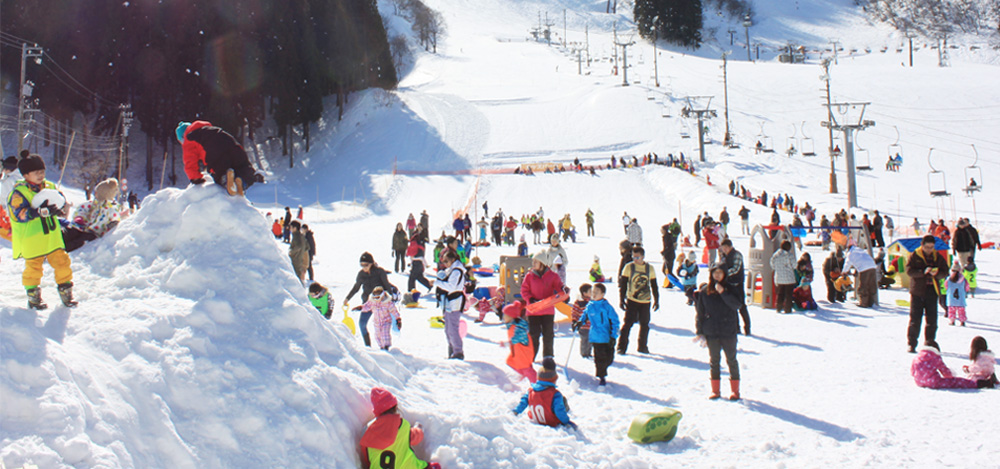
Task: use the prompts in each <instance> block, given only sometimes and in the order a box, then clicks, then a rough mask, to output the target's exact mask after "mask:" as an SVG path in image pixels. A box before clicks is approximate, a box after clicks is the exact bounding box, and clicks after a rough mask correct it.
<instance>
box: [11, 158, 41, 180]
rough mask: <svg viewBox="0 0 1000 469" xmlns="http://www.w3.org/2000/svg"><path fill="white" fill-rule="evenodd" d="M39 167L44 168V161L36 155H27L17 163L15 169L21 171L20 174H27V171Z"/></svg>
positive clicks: (36, 169) (35, 169)
mask: <svg viewBox="0 0 1000 469" xmlns="http://www.w3.org/2000/svg"><path fill="white" fill-rule="evenodd" d="M39 169H45V161H43V160H42V157H41V156H38V155H28V156H27V157H25V158H24V159H22V160H21V161H19V162H18V163H17V170H18V171H20V172H21V175H22V176H27V175H28V173H30V172H32V171H38V170H39Z"/></svg>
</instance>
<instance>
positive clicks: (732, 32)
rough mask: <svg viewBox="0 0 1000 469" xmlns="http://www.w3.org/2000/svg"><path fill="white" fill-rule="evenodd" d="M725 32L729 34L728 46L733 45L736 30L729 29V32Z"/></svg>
mask: <svg viewBox="0 0 1000 469" xmlns="http://www.w3.org/2000/svg"><path fill="white" fill-rule="evenodd" d="M726 32H727V33H729V45H733V43H734V42H735V37H736V30H735V29H733V28H729V30H727V31H726Z"/></svg>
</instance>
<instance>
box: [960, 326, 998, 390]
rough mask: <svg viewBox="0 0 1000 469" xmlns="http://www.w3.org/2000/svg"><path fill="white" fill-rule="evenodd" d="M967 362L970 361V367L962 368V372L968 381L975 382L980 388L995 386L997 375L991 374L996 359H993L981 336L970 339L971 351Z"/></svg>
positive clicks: (964, 366)
mask: <svg viewBox="0 0 1000 469" xmlns="http://www.w3.org/2000/svg"><path fill="white" fill-rule="evenodd" d="M969 360H972V366H969V365H963V366H962V371H964V372H965V374H966V375H967V376H968V377H969V379H972V380H976V383H977V385H978V386H979V387H981V388H984V387H993V386H996V384H997V375H996V373H994V372H993V365H994V363H995V362H996V358H994V357H993V352H991V351H989V349H988V348H987V346H986V339H984V338H982V337H981V336H976V337H975V338H973V339H972V351H971V352H969ZM983 381H985V383H984V382H983Z"/></svg>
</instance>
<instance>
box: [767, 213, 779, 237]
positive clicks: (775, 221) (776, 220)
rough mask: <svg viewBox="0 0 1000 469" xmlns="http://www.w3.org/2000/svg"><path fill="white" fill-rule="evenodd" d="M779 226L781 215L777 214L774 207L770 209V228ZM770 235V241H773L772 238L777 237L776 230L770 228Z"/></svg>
mask: <svg viewBox="0 0 1000 469" xmlns="http://www.w3.org/2000/svg"><path fill="white" fill-rule="evenodd" d="M779 225H781V215H779V214H778V208H777V207H775V208H773V209H771V226H779ZM770 235H771V239H774V237H775V236H777V235H778V229H777V228H771V231H770Z"/></svg>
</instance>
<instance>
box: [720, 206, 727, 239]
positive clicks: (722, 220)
mask: <svg viewBox="0 0 1000 469" xmlns="http://www.w3.org/2000/svg"><path fill="white" fill-rule="evenodd" d="M719 223H720V224H721V225H722V237H723V238H726V237H728V236H729V212H727V211H726V207H722V212H721V213H719Z"/></svg>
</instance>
